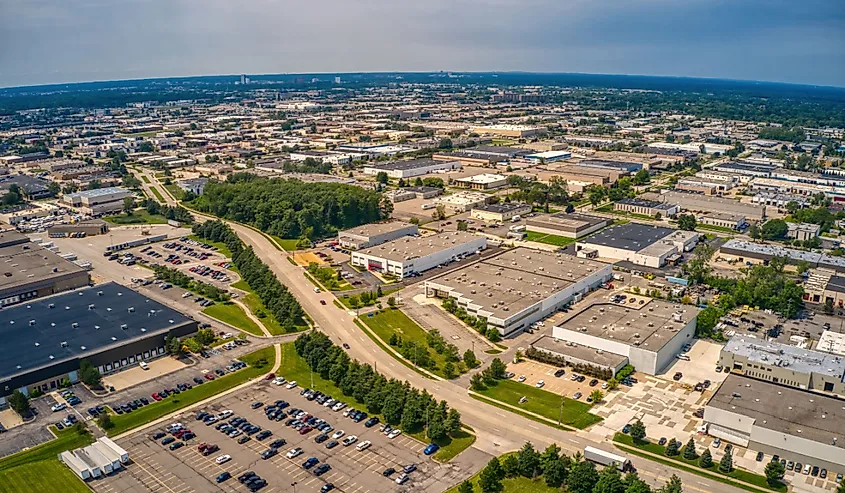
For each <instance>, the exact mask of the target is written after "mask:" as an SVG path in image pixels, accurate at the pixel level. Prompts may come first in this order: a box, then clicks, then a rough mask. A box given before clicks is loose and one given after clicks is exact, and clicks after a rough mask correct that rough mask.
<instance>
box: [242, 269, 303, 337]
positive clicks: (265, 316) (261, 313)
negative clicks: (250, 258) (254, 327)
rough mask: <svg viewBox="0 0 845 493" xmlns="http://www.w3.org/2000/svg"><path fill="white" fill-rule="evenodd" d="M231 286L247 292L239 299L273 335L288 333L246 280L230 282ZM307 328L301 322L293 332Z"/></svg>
mask: <svg viewBox="0 0 845 493" xmlns="http://www.w3.org/2000/svg"><path fill="white" fill-rule="evenodd" d="M232 287H233V288H237V289H240V290H242V291H246V292H247V294H246V295H244V296H243V297H242V298H241V301H242V302H243V303H244V304H245V305H246V306H247V307H249V311H251V312H252V313H253V314H254V315H255V316H256V317H258V319H259V320H261V325H263V326H264V328H265V329H267V330H268V331H269V332H270V333H271V334H273V335H274V336H277V335H283V334H288V332H287V331H285V328H284V327H283V326H282V324H281V323H279V321H278V320H276V316H275V315H273V313H272V312H270V310H268V309H267V307H266V306H264V302H262V301H261V298H259V297H258V295H257V294H255V293H254V292H253V291H252V288H251V287H249V284H247V282H246V281H244V280H243V279H241V280H240V281H238V282H236V283H234V284H232ZM307 328H308V326H307V325H306V324H305V323H304V322H303V323H302V325H297V326H296V330H295V331H294V332H299V331H301V330H305V329H307Z"/></svg>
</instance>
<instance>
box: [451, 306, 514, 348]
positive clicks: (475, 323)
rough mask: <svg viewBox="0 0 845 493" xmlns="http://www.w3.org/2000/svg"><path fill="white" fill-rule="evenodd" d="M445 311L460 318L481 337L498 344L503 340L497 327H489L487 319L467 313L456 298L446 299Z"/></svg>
mask: <svg viewBox="0 0 845 493" xmlns="http://www.w3.org/2000/svg"><path fill="white" fill-rule="evenodd" d="M443 309H444V310H446V311H447V312H449V313H451V314H452V315H454V316H456V317H458V318H459V319H461V320H462V321H463V322H464V323H465V324H467V325H469V326H470V327H472V328H473V329H475V330H477V331H478V332H479V333H480V334H481V335H483V336H485V337H487V339H490V340H491V341H493V342H496V341H498V340H500V339H501V338H502V336H501V335H500V334H499V331H498V329H496V328H495V327H488V325H487V317H476V316H474V315H470V314H469V313H467V311H466V309H465V308H464V307H462V306H458V303H457V302H456V301H455V299H454V298H446V299H444V300H443Z"/></svg>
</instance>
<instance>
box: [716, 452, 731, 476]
mask: <svg viewBox="0 0 845 493" xmlns="http://www.w3.org/2000/svg"><path fill="white" fill-rule="evenodd" d="M719 470H720V471H721V472H723V473H729V472H731V471H733V470H734V460H733V457H732V456H731V453H730V452H727V453H725V455H724V456H722V460H720V461H719Z"/></svg>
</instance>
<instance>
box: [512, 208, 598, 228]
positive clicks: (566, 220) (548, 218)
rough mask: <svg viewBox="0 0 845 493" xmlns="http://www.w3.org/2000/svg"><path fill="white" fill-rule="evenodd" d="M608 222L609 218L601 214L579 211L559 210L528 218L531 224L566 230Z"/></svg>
mask: <svg viewBox="0 0 845 493" xmlns="http://www.w3.org/2000/svg"><path fill="white" fill-rule="evenodd" d="M607 223H610V220H609V219H606V218H603V217H599V216H590V215H588V214H579V213H577V212H573V213H571V214H567V213H566V212H558V213H555V214H551V215H538V216H534V217H531V218H528V225H529V226H531V225H534V226H540V227H546V228H558V229H562V230H566V231H578V230H580V229H585V228H589V227H592V226H595V225H597V224H607Z"/></svg>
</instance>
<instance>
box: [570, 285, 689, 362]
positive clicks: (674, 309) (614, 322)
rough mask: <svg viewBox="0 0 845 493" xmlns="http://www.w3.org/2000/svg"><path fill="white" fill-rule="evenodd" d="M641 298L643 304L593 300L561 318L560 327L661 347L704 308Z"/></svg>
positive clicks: (619, 340) (650, 348) (646, 347)
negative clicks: (566, 316)
mask: <svg viewBox="0 0 845 493" xmlns="http://www.w3.org/2000/svg"><path fill="white" fill-rule="evenodd" d="M630 298H631V297H629V299H630ZM639 299H640V300H642V301H643V304H642V305H640V304H639V303H638V302H636V303H628V302H627V301H628V300H625V302H624V303H610V302H597V303H593V304H591V305H589V306H587V307H585V308H584V309H583V310H581V311H579V312H578V313H575V314H573V315H572V316H570V317H568V318H565V319H564V320H562V321H561V323H560V324H558V327H561V328H564V329H567V330H571V331H575V332H583V333H585V334H588V335H591V336H594V337H600V338H602V339H608V340H613V341H618V342H621V343H624V344H628V345H632V346H637V345H638V346H639V347H640V348H642V349H648V350H651V351H658V350H659V349H660V348H662V347H663V346H664V345H665V344H666V343H667V342H668V341H669V340H670V339H671V338H672V337H674V336H675V334H677V333H678V331H679V330H680V329H682V328H684V327H685V326H686V325H687V324H688V323H689V322H690V321H691V320H692V319H693V318H695V317H697V316H698V313H699V312H700V311H701V309H699V308H696V307H693V306H690V305H677V304H674V303H669V302H666V301H661V300H655V299H649V298H645V297H640V298H639Z"/></svg>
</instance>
